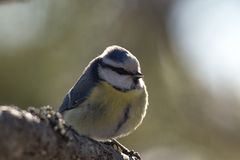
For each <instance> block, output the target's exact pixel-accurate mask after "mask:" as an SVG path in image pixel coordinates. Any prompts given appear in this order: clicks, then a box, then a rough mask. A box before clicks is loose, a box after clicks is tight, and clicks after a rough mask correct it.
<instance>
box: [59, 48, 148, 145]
mask: <svg viewBox="0 0 240 160" xmlns="http://www.w3.org/2000/svg"><path fill="white" fill-rule="evenodd" d="M147 106H148V93H147V90H146V86H145V84H144V81H143V74H142V73H141V68H140V64H139V62H138V60H137V58H136V57H135V56H134V55H132V54H131V53H130V52H129V51H128V50H126V49H124V48H122V47H120V46H116V45H114V46H110V47H107V48H106V49H105V50H104V52H103V53H102V54H101V55H99V56H98V57H96V58H94V59H93V60H92V61H91V62H90V63H89V64H88V66H87V67H86V68H85V70H84V72H83V74H82V75H81V76H80V78H79V79H78V81H77V82H76V84H75V85H74V86H73V87H72V88H71V89H70V90H69V92H68V93H67V95H66V96H65V98H64V100H63V103H62V105H61V106H60V108H59V112H60V113H62V115H63V117H64V119H65V121H66V122H67V123H69V124H70V125H72V126H73V127H74V128H75V129H76V130H77V131H78V132H79V133H80V134H84V135H87V136H89V137H92V138H93V139H96V140H108V139H112V138H119V137H123V136H126V135H128V134H129V133H130V132H132V131H133V130H135V129H136V128H137V127H138V126H139V125H140V124H141V123H142V120H143V118H144V117H145V115H146V109H147Z"/></svg>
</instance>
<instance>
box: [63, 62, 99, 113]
mask: <svg viewBox="0 0 240 160" xmlns="http://www.w3.org/2000/svg"><path fill="white" fill-rule="evenodd" d="M97 65H98V59H95V60H94V61H92V62H91V63H90V64H89V65H88V67H87V68H86V69H85V71H84V73H83V74H82V76H81V77H80V78H79V80H78V81H77V83H76V84H75V85H74V86H73V87H72V88H71V89H70V90H69V92H68V93H67V95H66V96H65V98H64V100H63V103H62V105H61V106H60V108H59V112H60V113H63V112H64V111H66V110H69V109H72V108H75V107H78V106H79V105H80V104H81V103H83V102H84V101H85V99H86V98H87V97H88V96H89V94H90V93H91V91H92V89H93V88H94V87H95V86H96V84H97V82H98V80H99V78H98V72H97Z"/></svg>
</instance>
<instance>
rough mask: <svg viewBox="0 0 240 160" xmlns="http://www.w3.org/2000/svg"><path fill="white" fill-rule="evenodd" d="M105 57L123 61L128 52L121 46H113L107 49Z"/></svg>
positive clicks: (126, 57)
mask: <svg viewBox="0 0 240 160" xmlns="http://www.w3.org/2000/svg"><path fill="white" fill-rule="evenodd" d="M107 57H108V58H109V59H111V60H113V61H115V62H124V61H125V60H126V59H128V57H129V53H128V51H127V50H125V49H123V48H114V49H112V50H110V51H109V53H108V55H107Z"/></svg>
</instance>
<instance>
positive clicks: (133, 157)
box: [104, 139, 141, 160]
mask: <svg viewBox="0 0 240 160" xmlns="http://www.w3.org/2000/svg"><path fill="white" fill-rule="evenodd" d="M104 144H106V145H111V146H112V147H113V148H114V149H115V150H117V151H118V152H122V153H124V154H125V155H127V156H129V158H130V160H141V157H140V155H139V153H138V152H135V151H134V150H129V149H128V148H126V147H125V146H124V145H122V144H121V143H120V142H118V141H117V140H115V139H111V141H106V142H104Z"/></svg>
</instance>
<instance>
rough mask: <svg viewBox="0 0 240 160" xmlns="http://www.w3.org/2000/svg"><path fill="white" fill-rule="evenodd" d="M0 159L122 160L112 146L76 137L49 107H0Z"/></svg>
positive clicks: (83, 137) (59, 116) (84, 137)
mask: <svg viewBox="0 0 240 160" xmlns="http://www.w3.org/2000/svg"><path fill="white" fill-rule="evenodd" d="M0 159H4V160H43V159H44V160H82V159H84V160H123V159H124V158H123V156H122V155H121V153H119V152H117V151H116V150H115V149H114V148H113V147H111V146H108V145H105V144H103V143H101V142H97V141H95V140H92V139H90V138H88V137H86V136H81V135H76V134H75V131H74V130H73V129H71V128H70V127H69V126H67V125H66V124H65V122H64V120H63V119H62V118H61V115H60V114H59V113H57V112H54V111H53V110H52V109H51V108H50V107H43V108H41V109H34V108H32V109H29V111H24V110H20V109H19V108H17V107H10V106H0Z"/></svg>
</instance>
